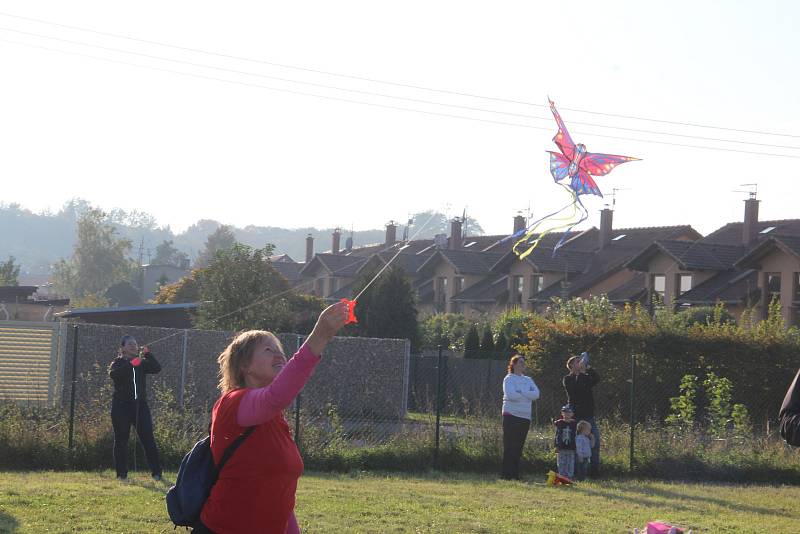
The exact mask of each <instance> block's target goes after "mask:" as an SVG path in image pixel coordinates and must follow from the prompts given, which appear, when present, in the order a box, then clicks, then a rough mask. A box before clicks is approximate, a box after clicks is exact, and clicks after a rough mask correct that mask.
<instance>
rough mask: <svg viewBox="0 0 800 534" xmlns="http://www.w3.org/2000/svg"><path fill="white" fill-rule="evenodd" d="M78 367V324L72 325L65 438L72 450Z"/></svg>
mask: <svg viewBox="0 0 800 534" xmlns="http://www.w3.org/2000/svg"><path fill="white" fill-rule="evenodd" d="M77 367H78V325H75V326H73V327H72V391H71V392H70V394H69V437H68V439H67V448H68V449H69V450H70V451H72V444H73V440H72V437H73V429H74V425H75V385H76V384H77V383H78V377H77V376H75V374H76V369H77Z"/></svg>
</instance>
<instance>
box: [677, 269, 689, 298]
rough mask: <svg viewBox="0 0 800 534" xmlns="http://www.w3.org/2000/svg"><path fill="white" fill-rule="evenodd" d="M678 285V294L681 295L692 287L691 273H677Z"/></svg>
mask: <svg viewBox="0 0 800 534" xmlns="http://www.w3.org/2000/svg"><path fill="white" fill-rule="evenodd" d="M677 282H678V283H677V284H676V285H677V286H678V295H683V294H684V293H686V292H687V291H689V290H690V289H692V275H691V274H679V275H678V280H677Z"/></svg>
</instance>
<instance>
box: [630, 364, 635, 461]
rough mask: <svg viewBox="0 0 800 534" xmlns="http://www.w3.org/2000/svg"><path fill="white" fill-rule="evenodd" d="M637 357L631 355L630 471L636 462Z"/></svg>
mask: <svg viewBox="0 0 800 534" xmlns="http://www.w3.org/2000/svg"><path fill="white" fill-rule="evenodd" d="M635 431H636V355H635V354H631V440H630V444H631V448H630V457H629V469H630V470H631V471H633V468H634V464H635V462H636V460H635V458H634V451H635V450H636V447H635V445H634V437H635V435H636V432H635Z"/></svg>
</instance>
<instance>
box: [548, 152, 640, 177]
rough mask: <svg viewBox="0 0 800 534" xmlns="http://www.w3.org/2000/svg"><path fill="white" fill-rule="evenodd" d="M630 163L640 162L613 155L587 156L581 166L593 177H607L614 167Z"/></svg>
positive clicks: (590, 154)
mask: <svg viewBox="0 0 800 534" xmlns="http://www.w3.org/2000/svg"><path fill="white" fill-rule="evenodd" d="M629 161H639V158H632V157H630V156H614V155H613V154H592V153H589V154H586V155H585V156H584V157H583V159H582V160H581V162H580V164H579V166H580V168H581V169H582V170H584V171H586V172H587V173H589V174H591V175H593V176H605V175H606V174H608V173H610V172H611V171H612V170H614V167H616V166H617V165H621V164H623V163H627V162H629ZM551 168H552V164H551Z"/></svg>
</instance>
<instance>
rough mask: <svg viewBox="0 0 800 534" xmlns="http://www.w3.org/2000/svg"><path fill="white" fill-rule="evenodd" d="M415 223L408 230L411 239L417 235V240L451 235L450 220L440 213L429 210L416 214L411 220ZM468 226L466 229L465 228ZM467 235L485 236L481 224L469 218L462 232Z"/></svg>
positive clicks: (463, 225)
mask: <svg viewBox="0 0 800 534" xmlns="http://www.w3.org/2000/svg"><path fill="white" fill-rule="evenodd" d="M410 220H412V221H413V223H412V224H411V226H410V227H409V229H408V235H409V237H411V236H414V235H416V238H415V239H425V238H430V237H433V236H434V235H436V234H448V235H449V234H450V218H448V217H447V216H446V215H445V214H443V213H439V212H438V211H433V210H428V211H422V212H419V213H415V214H414V215H413V216H412V217H411V219H410ZM465 226H466V228H464V227H465ZM464 230H466V235H483V228H481V225H480V223H478V221H476V220H475V219H473V218H472V217H469V216H467V221H466V224H463V223H462V231H464Z"/></svg>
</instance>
